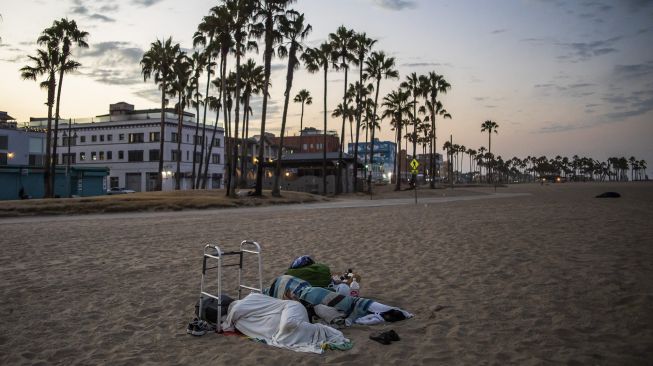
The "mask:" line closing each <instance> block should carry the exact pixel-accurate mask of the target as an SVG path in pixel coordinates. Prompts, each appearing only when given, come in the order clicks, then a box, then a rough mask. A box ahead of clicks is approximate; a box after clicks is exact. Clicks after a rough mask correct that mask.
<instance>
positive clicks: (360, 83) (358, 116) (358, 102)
mask: <svg viewBox="0 0 653 366" xmlns="http://www.w3.org/2000/svg"><path fill="white" fill-rule="evenodd" d="M358 65H359V67H358V70H359V71H358V88H357V90H356V142H355V144H354V169H353V176H354V177H353V178H354V179H353V182H354V192H358V141H359V135H360V128H361V116H362V114H363V110H362V109H361V88H362V87H363V60H362V59H361V58H359V63H358Z"/></svg>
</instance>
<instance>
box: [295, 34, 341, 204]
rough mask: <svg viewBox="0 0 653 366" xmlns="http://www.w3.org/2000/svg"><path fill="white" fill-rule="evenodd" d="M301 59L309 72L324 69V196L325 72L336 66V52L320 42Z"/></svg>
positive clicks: (324, 184)
mask: <svg viewBox="0 0 653 366" xmlns="http://www.w3.org/2000/svg"><path fill="white" fill-rule="evenodd" d="M302 61H304V63H305V65H306V70H308V72H310V73H316V72H318V71H320V69H322V70H324V131H323V132H322V133H323V137H324V139H323V146H322V154H323V155H322V194H324V195H325V196H326V194H327V175H326V173H327V169H326V166H327V158H326V156H327V154H326V146H327V144H326V143H327V84H328V83H327V74H328V72H329V66H332V67H333V68H337V65H336V64H335V62H336V54H335V52H334V50H333V47H332V45H331V44H330V43H326V42H325V43H322V44H321V45H320V47H317V48H308V49H306V51H305V52H304V53H303V54H302Z"/></svg>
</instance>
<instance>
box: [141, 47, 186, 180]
mask: <svg viewBox="0 0 653 366" xmlns="http://www.w3.org/2000/svg"><path fill="white" fill-rule="evenodd" d="M179 52H180V49H179V44H174V45H173V44H172V37H169V38H168V39H167V40H165V41H163V42H162V41H161V40H159V39H157V40H156V42H152V44H151V45H150V49H149V50H148V51H147V52H145V54H144V55H143V58H142V59H141V68H142V71H141V72H142V74H143V81H147V79H148V78H150V77H153V78H154V82H155V83H156V84H159V88H160V89H161V128H160V136H159V175H158V176H157V190H162V188H163V148H164V141H165V106H166V104H167V99H166V91H167V90H168V83H170V81H171V80H172V75H173V74H174V70H173V67H174V64H175V60H176V58H177V55H178V54H179Z"/></svg>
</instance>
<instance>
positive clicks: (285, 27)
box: [272, 11, 313, 197]
mask: <svg viewBox="0 0 653 366" xmlns="http://www.w3.org/2000/svg"><path fill="white" fill-rule="evenodd" d="M312 29H313V27H311V25H310V24H306V21H305V18H304V14H299V13H297V12H294V11H293V12H288V15H287V17H282V18H280V19H279V32H281V34H282V35H283V37H284V38H285V39H286V40H287V43H284V44H282V45H281V46H280V47H279V54H280V55H281V56H288V71H287V72H286V91H285V92H284V93H283V95H284V101H283V114H282V116H281V133H280V137H279V151H278V152H277V164H276V167H275V169H274V184H273V185H272V195H273V196H277V197H279V196H281V193H280V192H279V176H280V175H281V158H282V154H283V138H284V134H285V131H286V118H287V117H288V103H289V101H290V90H291V89H292V81H293V76H294V72H295V69H296V68H297V67H298V66H299V59H298V58H297V52H302V50H303V49H304V46H303V45H302V43H301V42H302V41H303V40H304V38H306V37H307V36H308V34H309V33H310V32H311V30H312ZM286 44H287V46H286Z"/></svg>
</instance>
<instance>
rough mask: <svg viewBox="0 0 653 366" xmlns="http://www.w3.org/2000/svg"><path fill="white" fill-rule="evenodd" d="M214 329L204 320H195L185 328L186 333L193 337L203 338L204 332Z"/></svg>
mask: <svg viewBox="0 0 653 366" xmlns="http://www.w3.org/2000/svg"><path fill="white" fill-rule="evenodd" d="M213 330H215V328H214V327H213V326H212V325H210V324H209V323H207V322H205V321H204V320H199V319H197V318H195V319H193V321H192V322H190V323H188V327H186V333H188V334H191V335H194V336H203V335H204V334H206V332H209V331H213Z"/></svg>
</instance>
